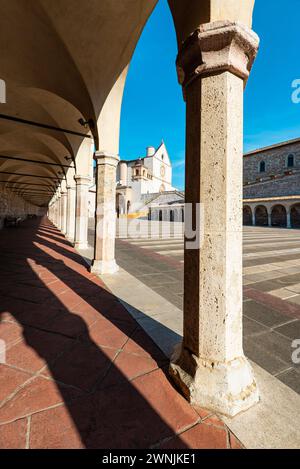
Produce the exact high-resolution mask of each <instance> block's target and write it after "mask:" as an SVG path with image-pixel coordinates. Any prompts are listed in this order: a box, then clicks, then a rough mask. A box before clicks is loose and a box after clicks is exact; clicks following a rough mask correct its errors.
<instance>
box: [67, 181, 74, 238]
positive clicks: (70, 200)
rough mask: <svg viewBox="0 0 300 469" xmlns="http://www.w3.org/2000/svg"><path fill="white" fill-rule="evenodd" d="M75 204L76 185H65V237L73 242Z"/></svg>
mask: <svg viewBox="0 0 300 469" xmlns="http://www.w3.org/2000/svg"><path fill="white" fill-rule="evenodd" d="M75 205H76V187H72V186H67V226H66V238H67V239H68V240H69V241H71V242H72V243H73V242H74V239H75Z"/></svg>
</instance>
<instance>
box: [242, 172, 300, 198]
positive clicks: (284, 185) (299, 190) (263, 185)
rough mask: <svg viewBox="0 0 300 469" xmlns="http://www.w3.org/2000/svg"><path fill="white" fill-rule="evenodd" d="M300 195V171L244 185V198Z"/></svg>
mask: <svg viewBox="0 0 300 469" xmlns="http://www.w3.org/2000/svg"><path fill="white" fill-rule="evenodd" d="M285 195H300V173H299V174H293V175H290V176H283V177H281V178H278V179H273V180H268V181H264V182H260V183H256V184H253V185H249V186H244V199H248V198H256V197H258V198H259V197H275V196H276V197H277V196H285Z"/></svg>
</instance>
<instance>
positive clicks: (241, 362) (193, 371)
mask: <svg viewBox="0 0 300 469" xmlns="http://www.w3.org/2000/svg"><path fill="white" fill-rule="evenodd" d="M169 372H170V374H171V377H172V379H173V380H174V382H175V383H176V385H177V386H178V387H179V388H180V389H181V391H182V392H183V394H184V396H185V397H186V399H188V400H189V401H190V402H191V404H193V405H197V406H200V407H205V408H206V409H209V410H212V411H214V412H216V413H220V414H224V415H227V416H229V417H234V416H235V415H237V414H238V413H240V412H243V411H245V410H247V409H249V408H250V407H252V406H253V405H254V404H256V403H257V402H259V391H258V388H257V384H256V381H255V379H254V376H253V372H252V368H251V366H250V363H249V362H248V360H247V358H246V357H245V356H241V357H238V358H235V359H234V360H232V361H230V362H227V363H226V362H217V363H211V362H208V361H205V360H203V359H200V358H198V357H196V356H195V355H193V354H191V353H190V352H189V351H188V350H186V349H182V346H181V344H180V346H177V347H176V350H175V351H174V354H173V356H172V359H171V364H170V368H169Z"/></svg>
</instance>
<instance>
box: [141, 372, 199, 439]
mask: <svg viewBox="0 0 300 469" xmlns="http://www.w3.org/2000/svg"><path fill="white" fill-rule="evenodd" d="M132 385H133V386H134V387H135V388H136V390H137V391H138V392H139V393H140V394H141V395H142V396H143V398H144V399H145V400H146V401H147V402H148V403H149V404H150V405H151V407H152V408H153V409H154V410H155V411H156V412H157V414H158V415H161V416H163V419H164V421H165V422H166V423H167V424H168V426H169V427H170V428H171V429H172V430H173V431H174V432H175V433H177V432H179V431H180V430H182V429H183V428H185V427H187V426H188V425H192V424H195V423H196V422H197V421H198V420H199V416H198V414H197V412H196V411H195V410H194V409H193V408H192V407H191V406H190V405H189V403H188V402H187V401H186V400H185V399H184V398H183V397H182V396H181V395H180V394H179V393H178V392H177V391H176V390H175V388H173V386H172V385H171V384H170V382H169V380H168V379H167V377H166V375H165V374H164V372H163V371H162V370H160V369H159V370H156V371H153V372H152V373H150V374H147V375H144V376H141V377H139V378H136V379H135V380H134V381H132Z"/></svg>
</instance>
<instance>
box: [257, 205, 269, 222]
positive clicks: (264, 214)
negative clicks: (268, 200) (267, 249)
mask: <svg viewBox="0 0 300 469" xmlns="http://www.w3.org/2000/svg"><path fill="white" fill-rule="evenodd" d="M255 225H256V226H268V211H267V209H266V207H265V206H264V205H258V206H257V207H256V208H255Z"/></svg>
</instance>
